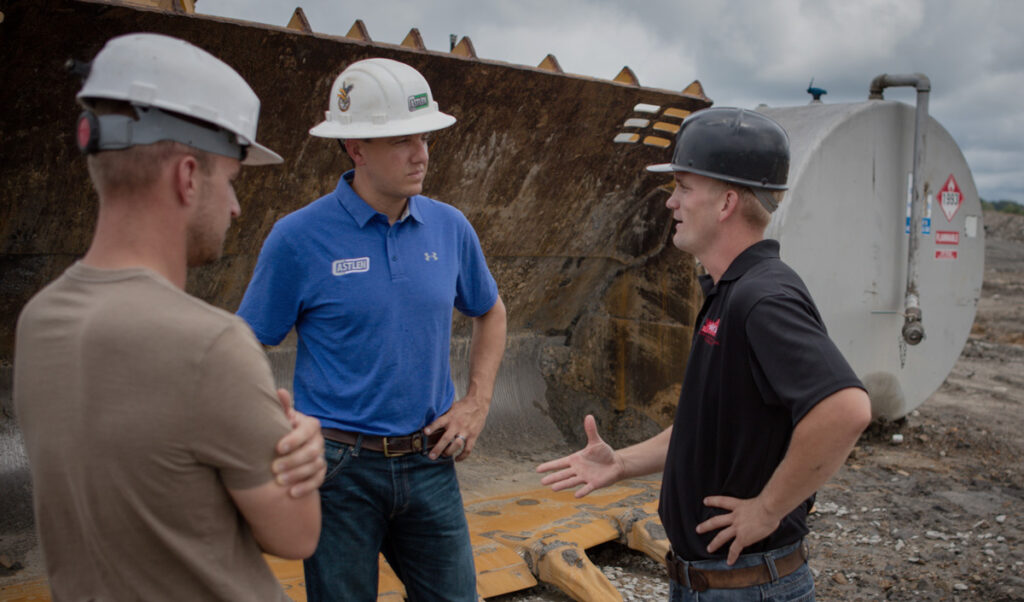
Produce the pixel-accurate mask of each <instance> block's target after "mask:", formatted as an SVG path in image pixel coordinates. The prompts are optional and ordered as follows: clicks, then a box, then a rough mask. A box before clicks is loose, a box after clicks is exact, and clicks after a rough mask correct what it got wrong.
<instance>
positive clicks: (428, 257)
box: [423, 253, 437, 261]
mask: <svg viewBox="0 0 1024 602" xmlns="http://www.w3.org/2000/svg"><path fill="white" fill-rule="evenodd" d="M423 260H424V261H437V253H424V254H423Z"/></svg>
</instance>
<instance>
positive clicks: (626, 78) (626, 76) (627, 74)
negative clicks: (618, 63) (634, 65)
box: [612, 66, 640, 86]
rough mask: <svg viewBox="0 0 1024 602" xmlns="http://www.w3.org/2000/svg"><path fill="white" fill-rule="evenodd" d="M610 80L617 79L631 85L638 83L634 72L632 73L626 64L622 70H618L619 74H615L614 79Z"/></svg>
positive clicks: (637, 84)
mask: <svg viewBox="0 0 1024 602" xmlns="http://www.w3.org/2000/svg"><path fill="white" fill-rule="evenodd" d="M612 81H617V82H619V83H621V84H629V85H631V86H639V85H640V80H639V79H637V77H636V73H633V70H632V69H630V68H629V67H628V66H626V67H623V68H622V71H619V74H618V75H616V76H615V79H614V80H612Z"/></svg>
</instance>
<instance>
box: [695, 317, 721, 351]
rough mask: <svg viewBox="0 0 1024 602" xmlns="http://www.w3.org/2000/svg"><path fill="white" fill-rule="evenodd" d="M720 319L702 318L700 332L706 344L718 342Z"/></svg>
mask: <svg viewBox="0 0 1024 602" xmlns="http://www.w3.org/2000/svg"><path fill="white" fill-rule="evenodd" d="M721 321H722V320H721V318H719V319H718V320H704V325H703V326H701V327H700V334H701V336H702V337H704V342H705V343H707V344H708V345H717V344H718V325H719V323H721Z"/></svg>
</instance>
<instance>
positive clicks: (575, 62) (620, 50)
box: [198, 0, 1024, 201]
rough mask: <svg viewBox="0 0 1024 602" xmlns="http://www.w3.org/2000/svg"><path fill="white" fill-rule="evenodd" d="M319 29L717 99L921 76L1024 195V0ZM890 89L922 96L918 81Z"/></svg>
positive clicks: (579, 4) (771, 96)
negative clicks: (463, 49) (456, 39)
mask: <svg viewBox="0 0 1024 602" xmlns="http://www.w3.org/2000/svg"><path fill="white" fill-rule="evenodd" d="M301 6H303V9H304V11H305V12H306V15H307V17H308V18H309V20H310V22H311V24H312V26H313V29H314V30H315V31H318V32H323V33H332V34H339V35H340V34H344V33H346V32H347V31H348V29H349V27H351V25H352V23H353V22H354V21H355V20H356V19H357V18H358V19H362V20H363V21H364V22H365V23H366V26H367V28H368V29H369V31H370V35H371V36H372V37H373V39H374V40H377V41H381V42H388V43H392V44H397V43H399V42H401V41H402V39H403V38H404V37H405V35H406V34H407V33H408V31H409V29H411V28H413V27H416V28H418V29H419V30H420V33H421V35H423V38H424V41H425V43H426V45H427V47H428V48H429V49H431V50H438V51H445V50H447V49H448V36H449V34H457V35H459V36H460V37H461V36H465V35H468V36H469V37H470V38H471V39H472V40H473V44H474V46H475V47H476V50H477V54H478V55H479V56H480V57H481V58H484V59H493V60H501V61H507V62H511V63H517V64H524V65H529V66H535V65H537V64H538V63H539V62H540V61H541V60H542V59H543V58H544V56H545V55H547V54H548V53H551V54H554V55H555V56H556V57H557V58H558V60H559V63H561V65H562V68H563V69H565V70H566V71H567V72H569V73H576V74H580V75H586V76H590V77H598V78H605V79H611V78H613V77H615V75H616V74H618V72H619V70H620V69H622V67H623V66H624V65H628V66H629V67H630V68H631V69H632V70H633V71H634V72H635V73H636V75H637V77H638V79H639V80H640V83H641V85H644V86H650V87H656V88H666V89H670V90H681V89H682V88H684V87H685V86H686V85H688V84H689V83H690V82H691V81H693V80H694V79H699V80H700V81H701V83H702V84H703V85H704V89H705V91H706V92H707V94H708V96H710V97H711V98H712V99H713V100H714V101H715V102H716V104H719V105H736V106H747V107H753V106H756V105H757V104H758V103H761V102H767V103H768V104H772V105H794V104H803V103H805V102H807V100H809V97H808V96H807V95H806V94H805V93H804V90H805V88H806V87H807V84H808V82H809V81H810V79H811V78H812V77H814V78H815V85H818V86H821V87H824V88H826V89H827V90H828V91H829V93H828V95H827V96H826V97H825V101H826V102H850V101H860V100H864V99H865V98H866V97H867V90H868V85H869V83H870V82H871V79H872V78H873V77H875V76H876V75H879V74H881V73H913V72H922V73H925V74H926V75H928V76H929V78H930V79H931V81H932V84H933V89H932V94H931V97H930V113H931V114H932V116H933V117H935V118H936V119H937V120H938V121H939V122H940V123H942V124H943V125H944V126H945V127H946V129H948V130H949V132H950V133H951V134H952V135H953V137H954V139H955V140H956V141H957V143H958V144H959V145H960V146H961V149H962V150H963V151H964V154H965V156H966V157H967V158H968V161H969V163H970V165H971V168H972V170H974V171H975V172H976V174H975V175H976V177H975V180H976V182H977V184H978V188H979V192H980V193H981V194H982V196H983V197H985V198H1017V199H1018V200H1021V201H1024V192H1022V191H1024V161H1022V159H1024V142H1022V140H1024V103H1021V102H1020V95H1021V94H1022V92H1024V35H1022V32H1024V2H1020V1H1018V0H974V1H972V2H964V1H961V0H856V1H851V0H730V1H728V2H715V1H712V2H708V1H706V0H645V1H641V2H628V3H626V2H621V1H617V0H564V1H561V2H552V1H551V0H520V1H518V2H493V1H488V0H436V1H434V2H430V3H426V2H412V1H409V0H401V1H387V0H378V1H376V2H370V1H369V0H357V1H346V2H338V1H337V0H302V2H301ZM198 8H199V10H200V11H201V12H207V13H210V14H217V15H223V16H233V17H237V18H243V19H249V20H254V21H259V22H264V23H271V24H274V25H284V24H285V23H287V21H288V19H289V18H290V16H291V12H292V10H294V5H292V4H282V3H281V2H278V1H276V0H200V1H199V4H198ZM886 98H890V99H896V100H901V101H903V102H907V103H908V104H913V103H914V92H913V90H910V89H891V90H887V91H886Z"/></svg>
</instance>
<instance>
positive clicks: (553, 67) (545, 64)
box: [537, 54, 565, 73]
mask: <svg viewBox="0 0 1024 602" xmlns="http://www.w3.org/2000/svg"><path fill="white" fill-rule="evenodd" d="M537 68H538V69H544V70H545V71H554V72H555V73H565V71H563V70H562V66H561V65H560V64H558V59H557V58H555V55H553V54H549V55H547V56H546V57H544V60H543V61H541V62H540V64H539V65H537Z"/></svg>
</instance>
